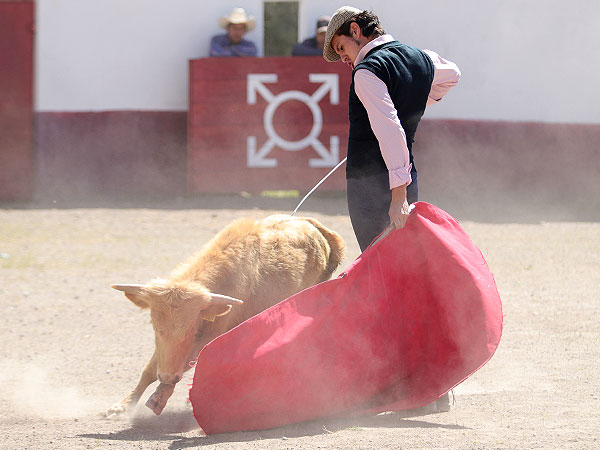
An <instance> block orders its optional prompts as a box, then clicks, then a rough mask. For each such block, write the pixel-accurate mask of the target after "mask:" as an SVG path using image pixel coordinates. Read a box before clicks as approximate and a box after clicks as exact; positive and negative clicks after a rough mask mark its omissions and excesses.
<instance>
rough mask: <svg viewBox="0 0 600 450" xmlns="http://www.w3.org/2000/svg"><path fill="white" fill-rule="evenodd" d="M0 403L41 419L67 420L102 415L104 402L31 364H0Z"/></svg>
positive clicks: (9, 360) (4, 362) (3, 362)
mask: <svg viewBox="0 0 600 450" xmlns="http://www.w3.org/2000/svg"><path fill="white" fill-rule="evenodd" d="M0 401H8V402H9V403H10V405H11V407H12V408H14V410H16V411H18V412H20V413H22V414H26V415H29V416H35V417H39V418H43V419H57V418H58V419H70V418H77V417H81V416H84V415H88V414H93V413H97V412H98V411H101V410H102V408H103V406H105V405H104V404H103V402H102V401H101V400H100V399H94V398H91V397H89V396H87V395H85V394H84V393H83V392H82V390H81V389H80V388H78V387H77V386H65V385H61V384H60V382H58V381H56V380H53V379H51V378H50V376H49V373H48V371H47V370H45V369H43V368H42V367H39V366H37V365H35V364H33V363H27V362H23V361H18V360H11V359H4V360H2V361H0Z"/></svg>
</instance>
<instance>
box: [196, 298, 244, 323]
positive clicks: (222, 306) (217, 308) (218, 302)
mask: <svg viewBox="0 0 600 450" xmlns="http://www.w3.org/2000/svg"><path fill="white" fill-rule="evenodd" d="M242 303H244V302H243V301H242V300H240V299H237V298H233V297H230V296H228V295H223V294H214V293H212V292H211V294H210V304H209V305H208V307H207V308H205V309H203V310H202V311H200V317H202V318H203V319H204V320H208V321H209V322H213V321H214V320H215V319H216V318H217V317H220V316H224V315H226V314H229V312H230V311H231V308H232V305H239V304H242Z"/></svg>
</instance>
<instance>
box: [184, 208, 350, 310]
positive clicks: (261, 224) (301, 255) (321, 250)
mask: <svg viewBox="0 0 600 450" xmlns="http://www.w3.org/2000/svg"><path fill="white" fill-rule="evenodd" d="M343 251H344V242H343V240H342V238H341V237H340V236H339V235H338V234H337V233H335V232H333V231H331V230H329V229H327V228H326V227H325V226H323V225H322V224H321V223H320V222H319V221H317V220H316V219H312V218H303V217H292V216H286V215H273V216H269V217H266V218H265V219H262V220H253V219H240V220H237V221H235V222H233V223H232V224H230V225H229V226H227V227H226V228H225V229H223V230H222V231H221V232H220V233H219V234H217V235H216V236H215V238H213V239H212V240H211V241H210V242H209V243H208V244H207V245H206V246H205V247H204V248H203V249H202V250H201V251H200V252H199V253H197V254H196V255H195V256H194V257H193V258H192V259H191V260H190V262H188V264H187V265H184V266H182V267H180V268H179V269H178V270H177V271H176V272H175V273H174V278H179V279H182V278H184V279H192V280H194V281H198V282H201V283H203V284H204V285H205V286H206V287H207V288H208V289H209V290H211V291H212V292H216V293H220V294H226V295H230V296H232V297H236V298H240V299H242V300H244V305H243V306H240V307H236V308H234V310H233V311H232V312H231V313H230V314H228V315H227V316H224V317H228V318H229V320H231V321H233V322H238V321H241V320H245V319H246V318H248V317H251V316H252V315H255V314H257V313H258V312H261V311H263V310H264V309H266V308H268V307H270V306H272V305H274V304H275V303H278V302H279V301H281V300H283V299H285V298H287V297H289V296H291V295H293V294H295V293H297V292H299V291H301V290H302V289H305V288H307V287H310V286H312V285H314V284H317V283H319V282H321V281H324V280H327V279H329V278H330V277H331V275H332V273H333V272H334V271H335V269H336V268H337V267H338V265H339V264H340V262H341V260H342V258H343ZM234 312H235V313H234ZM238 315H239V317H236V316H238ZM229 316H231V317H229Z"/></svg>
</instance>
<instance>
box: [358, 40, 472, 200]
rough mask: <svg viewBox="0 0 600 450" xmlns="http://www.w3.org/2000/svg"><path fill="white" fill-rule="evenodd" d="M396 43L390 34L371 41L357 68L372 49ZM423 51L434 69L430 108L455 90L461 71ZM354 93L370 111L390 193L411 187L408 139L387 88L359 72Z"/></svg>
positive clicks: (428, 103)
mask: <svg viewBox="0 0 600 450" xmlns="http://www.w3.org/2000/svg"><path fill="white" fill-rule="evenodd" d="M393 40H394V38H393V37H392V36H391V35H389V34H386V35H383V36H380V37H378V38H377V39H374V40H372V41H371V42H369V43H368V44H367V45H365V46H364V47H363V48H362V49H361V50H360V52H359V53H358V55H357V56H356V60H355V61H354V66H357V65H358V64H359V63H360V62H361V61H362V60H363V59H364V57H365V55H366V54H367V53H368V52H369V51H371V49H373V48H374V47H377V46H379V45H382V44H385V43H386V42H390V41H393ZM423 51H424V52H425V53H427V55H428V56H429V57H430V58H431V60H432V61H433V66H434V75H433V83H432V84H431V91H430V92H429V98H428V99H427V105H431V104H433V103H437V102H439V101H440V100H441V99H442V98H443V97H444V95H446V94H447V93H448V91H449V90H450V88H452V87H453V86H456V84H457V83H458V80H459V79H460V70H459V69H458V67H457V65H456V64H454V63H453V62H450V61H448V60H446V59H443V58H442V57H441V56H440V55H438V54H437V53H436V52H434V51H431V50H423ZM354 90H355V91H356V95H357V96H358V98H359V99H360V101H361V102H362V104H363V106H364V107H365V109H366V110H367V114H368V115H369V122H370V123H371V128H372V129H373V132H374V133H375V137H377V140H378V141H379V148H380V149H381V154H382V156H383V160H384V161H385V164H386V166H387V168H388V171H389V177H390V189H393V188H395V187H398V186H402V185H404V184H409V183H410V182H411V177H410V169H411V164H410V158H409V155H408V147H407V145H406V135H405V133H404V128H402V124H401V123H400V120H399V119H398V114H397V112H396V108H395V107H394V103H393V102H392V99H391V98H390V94H389V93H388V90H387V86H386V85H385V83H384V82H383V81H382V80H381V79H379V78H377V77H376V76H375V74H373V72H371V71H369V70H367V69H359V70H357V71H356V73H355V74H354Z"/></svg>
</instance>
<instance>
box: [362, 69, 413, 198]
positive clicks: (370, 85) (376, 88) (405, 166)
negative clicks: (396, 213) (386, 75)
mask: <svg viewBox="0 0 600 450" xmlns="http://www.w3.org/2000/svg"><path fill="white" fill-rule="evenodd" d="M354 90H355V92H356V95H357V96H358V98H359V99H360V101H361V102H362V104H363V106H364V107H365V109H366V110H367V114H368V115H369V122H370V124H371V128H372V129H373V133H375V137H376V138H377V140H378V141H379V148H380V150H381V155H382V156H383V160H384V161H385V165H386V166H387V169H388V171H389V178H390V189H393V188H395V187H398V186H402V185H404V184H408V183H410V182H411V177H410V169H411V164H410V157H409V154H408V146H407V145H406V134H405V132H404V128H402V124H401V123H400V119H398V113H397V111H396V108H395V107H394V102H393V101H392V99H391V97H390V94H389V92H388V90H387V86H386V85H385V83H384V82H383V81H382V80H381V79H379V78H377V77H376V76H375V74H374V73H373V72H370V71H369V70H366V69H358V70H357V71H356V73H355V74H354Z"/></svg>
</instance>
